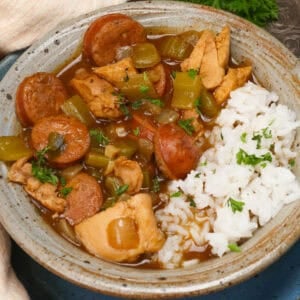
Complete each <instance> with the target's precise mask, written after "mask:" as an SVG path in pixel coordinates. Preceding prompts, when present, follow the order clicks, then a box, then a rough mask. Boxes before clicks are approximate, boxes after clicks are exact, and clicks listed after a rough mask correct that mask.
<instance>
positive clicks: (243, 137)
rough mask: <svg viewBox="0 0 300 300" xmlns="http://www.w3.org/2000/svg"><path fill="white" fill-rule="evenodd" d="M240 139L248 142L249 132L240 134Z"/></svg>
mask: <svg viewBox="0 0 300 300" xmlns="http://www.w3.org/2000/svg"><path fill="white" fill-rule="evenodd" d="M240 139H241V141H242V143H244V144H245V143H246V142H247V132H243V133H242V134H241V136H240Z"/></svg>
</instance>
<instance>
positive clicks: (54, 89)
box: [16, 72, 68, 127]
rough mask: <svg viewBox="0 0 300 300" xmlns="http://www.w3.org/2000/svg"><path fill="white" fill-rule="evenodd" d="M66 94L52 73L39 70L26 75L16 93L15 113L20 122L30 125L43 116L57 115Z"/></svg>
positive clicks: (25, 125)
mask: <svg viewBox="0 0 300 300" xmlns="http://www.w3.org/2000/svg"><path fill="white" fill-rule="evenodd" d="M67 97H68V94H67V91H66V89H65V87H64V85H63V83H62V82H61V81H60V79H58V78H57V77H56V76H55V75H54V74H50V73H45V72H40V73H35V74H33V75H31V76H29V77H26V78H25V79H24V80H23V81H22V82H21V84H20V85H19V87H18V90H17V94H16V113H17V117H18V119H19V121H20V123H21V124H22V125H23V126H24V127H27V126H31V125H33V124H35V123H36V122H37V121H38V120H40V119H41V118H44V117H48V116H53V115H57V114H59V113H60V112H61V110H60V106H61V105H62V104H63V102H64V101H65V100H66V99H67Z"/></svg>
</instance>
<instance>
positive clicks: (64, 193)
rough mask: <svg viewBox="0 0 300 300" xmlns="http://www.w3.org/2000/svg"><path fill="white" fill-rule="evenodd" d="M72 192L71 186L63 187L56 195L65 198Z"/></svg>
mask: <svg viewBox="0 0 300 300" xmlns="http://www.w3.org/2000/svg"><path fill="white" fill-rule="evenodd" d="M72 190H73V188H72V187H71V186H70V187H64V188H62V189H61V190H60V191H59V193H58V194H59V196H60V197H63V198H65V197H67V196H68V195H69V194H70V193H71V191H72Z"/></svg>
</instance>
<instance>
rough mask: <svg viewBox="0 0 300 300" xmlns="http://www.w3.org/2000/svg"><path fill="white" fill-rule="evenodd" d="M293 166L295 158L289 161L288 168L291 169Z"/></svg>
mask: <svg viewBox="0 0 300 300" xmlns="http://www.w3.org/2000/svg"><path fill="white" fill-rule="evenodd" d="M295 164H296V160H295V158H292V159H290V160H289V166H290V167H291V168H292V167H294V166H295Z"/></svg>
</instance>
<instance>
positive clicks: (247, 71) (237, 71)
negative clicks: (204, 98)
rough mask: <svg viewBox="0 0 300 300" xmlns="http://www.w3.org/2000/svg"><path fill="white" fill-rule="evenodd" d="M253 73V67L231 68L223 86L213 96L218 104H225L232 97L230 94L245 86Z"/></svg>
mask: <svg viewBox="0 0 300 300" xmlns="http://www.w3.org/2000/svg"><path fill="white" fill-rule="evenodd" d="M251 72H252V66H247V67H240V68H234V69H233V68H229V70H228V73H227V74H226V76H225V77H224V79H223V81H222V83H221V85H220V86H219V87H218V88H216V90H215V91H214V93H213V95H214V97H215V99H216V101H217V103H218V104H220V105H221V104H223V103H224V102H225V101H226V100H227V99H228V98H229V95H230V92H231V91H233V90H235V89H237V88H238V87H241V86H243V85H244V84H245V83H246V81H247V80H248V79H249V77H250V75H251Z"/></svg>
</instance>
